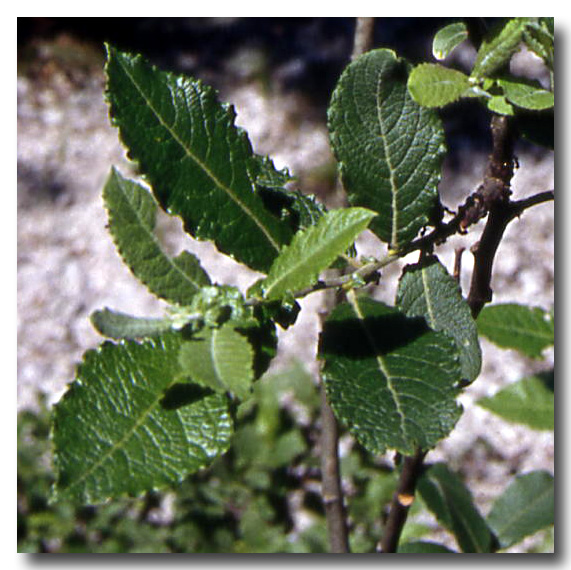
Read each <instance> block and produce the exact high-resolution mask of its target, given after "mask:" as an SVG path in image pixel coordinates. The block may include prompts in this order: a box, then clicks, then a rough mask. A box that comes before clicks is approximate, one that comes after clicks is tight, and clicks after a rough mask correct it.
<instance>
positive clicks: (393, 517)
mask: <svg viewBox="0 0 571 570" xmlns="http://www.w3.org/2000/svg"><path fill="white" fill-rule="evenodd" d="M425 455H426V451H423V450H421V449H417V451H416V453H415V454H414V455H410V456H405V457H404V458H403V459H402V471H401V474H400V477H399V484H398V488H397V490H396V491H395V493H394V495H393V499H392V502H391V506H390V511H389V517H388V519H387V523H386V525H385V528H384V530H383V536H382V538H381V540H380V542H379V544H378V545H377V549H378V552H380V553H383V554H389V553H395V552H396V551H397V547H398V543H399V539H400V535H401V533H402V529H403V527H404V523H405V522H406V519H407V516H408V511H409V509H410V507H411V505H412V503H413V502H414V495H415V492H416V484H417V482H418V479H419V478H420V476H421V474H422V472H423V461H424V456H425Z"/></svg>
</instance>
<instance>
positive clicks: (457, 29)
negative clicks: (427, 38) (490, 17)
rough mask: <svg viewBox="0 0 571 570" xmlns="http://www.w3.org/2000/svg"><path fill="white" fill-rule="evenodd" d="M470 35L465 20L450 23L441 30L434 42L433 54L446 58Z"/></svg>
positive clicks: (439, 57) (436, 56)
mask: <svg viewBox="0 0 571 570" xmlns="http://www.w3.org/2000/svg"><path fill="white" fill-rule="evenodd" d="M467 37H468V30H467V29H466V24H464V22H456V23H454V24H449V25H448V26H445V27H444V28H442V29H441V30H439V31H438V32H437V33H436V35H435V36H434V40H433V42H432V55H434V57H435V58H436V59H446V58H447V57H448V55H450V53H451V52H452V50H453V49H454V48H455V47H456V46H458V45H460V44H461V43H462V42H463V41H464V40H465V39H466V38H467Z"/></svg>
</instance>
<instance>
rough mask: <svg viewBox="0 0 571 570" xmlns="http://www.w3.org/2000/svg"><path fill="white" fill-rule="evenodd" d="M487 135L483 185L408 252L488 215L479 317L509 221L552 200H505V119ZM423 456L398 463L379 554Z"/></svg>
mask: <svg viewBox="0 0 571 570" xmlns="http://www.w3.org/2000/svg"><path fill="white" fill-rule="evenodd" d="M491 132H492V143H493V147H492V154H491V155H490V157H489V159H488V163H487V167H486V171H485V174H484V181H483V183H482V185H481V186H480V187H479V188H478V190H477V191H476V192H475V193H474V194H473V195H472V196H471V197H470V198H469V199H468V201H467V202H466V203H465V205H464V207H461V208H460V209H459V211H458V214H456V216H455V217H454V218H453V219H452V220H451V221H450V222H449V223H448V224H446V225H443V226H441V227H440V228H436V229H435V230H434V231H433V232H432V233H431V234H429V235H428V236H425V237H423V238H420V239H419V240H416V242H413V243H412V244H411V245H412V246H413V250H414V249H422V248H417V245H418V244H419V243H423V242H425V245H434V244H436V243H438V242H439V241H440V242H441V241H442V238H444V239H446V238H447V237H448V236H450V235H452V233H455V232H456V231H459V230H460V231H461V230H465V229H466V227H467V226H468V225H470V224H471V223H474V221H477V220H478V219H480V218H481V217H483V216H485V215H486V214H487V216H488V217H487V220H486V225H485V227H484V231H483V233H482V236H481V238H480V241H479V242H478V243H477V244H475V246H474V247H473V248H472V252H473V254H474V269H473V272H472V281H471V284H470V292H469V294H468V305H469V306H470V309H471V311H472V316H473V317H474V318H476V317H477V316H478V314H479V313H480V311H481V310H482V308H483V307H484V305H485V304H486V303H488V302H490V301H491V300H492V289H491V286H490V282H491V279H492V270H493V264H494V258H495V255H496V252H497V250H498V246H499V244H500V242H501V240H502V237H503V235H504V232H505V229H506V227H507V226H508V224H509V223H510V221H511V220H513V219H514V218H515V217H517V216H519V215H520V214H521V213H522V212H523V211H524V210H525V209H527V208H530V207H532V206H535V205H537V204H541V203H543V202H546V201H549V200H553V199H554V192H553V191H552V190H550V191H547V192H541V193H539V194H536V195H534V196H531V197H529V198H526V199H523V200H519V201H516V202H512V201H510V194H511V190H510V185H511V179H512V177H513V165H514V152H513V151H514V140H515V136H514V132H513V130H512V126H511V124H510V123H509V120H508V118H507V117H504V116H500V115H494V117H493V118H492V121H491ZM450 232H451V233H450ZM415 243H416V245H415ZM457 259H459V254H457ZM458 265H459V263H458ZM458 273H459V271H458ZM424 456H425V452H423V451H422V450H420V449H419V450H418V451H417V453H416V454H415V455H414V456H410V457H405V458H404V459H403V467H402V471H401V474H400V478H399V485H398V489H397V491H396V493H395V494H394V496H393V500H392V503H391V507H390V511H389V516H388V519H387V523H386V525H385V529H384V532H383V537H382V539H381V541H380V543H379V546H378V548H379V551H380V552H383V553H390V552H396V551H397V547H398V541H399V538H400V534H401V532H402V529H403V527H404V524H405V522H406V518H407V516H408V510H409V508H410V505H411V504H412V502H413V500H414V492H415V489H416V483H417V481H418V478H419V477H420V475H421V474H422V471H423V461H424Z"/></svg>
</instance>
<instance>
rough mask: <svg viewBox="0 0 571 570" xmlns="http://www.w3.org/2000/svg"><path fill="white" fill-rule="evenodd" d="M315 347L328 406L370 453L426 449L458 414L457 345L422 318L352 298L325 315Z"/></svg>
mask: <svg viewBox="0 0 571 570" xmlns="http://www.w3.org/2000/svg"><path fill="white" fill-rule="evenodd" d="M319 351H320V357H321V358H322V359H323V360H325V364H324V367H323V372H322V374H323V378H324V379H325V385H326V388H327V395H328V398H329V401H330V403H331V406H332V407H333V410H334V411H335V413H336V415H337V417H339V418H340V419H341V420H342V421H344V422H345V423H347V424H348V425H349V427H350V428H351V431H352V433H353V434H354V435H355V437H356V438H357V439H358V440H359V441H360V442H361V443H362V444H363V445H364V446H365V447H366V448H367V449H368V450H369V451H370V452H371V453H383V452H384V451H385V450H386V449H396V450H397V451H400V452H401V453H403V454H408V455H410V454H412V453H414V451H415V449H416V447H421V448H423V449H428V448H430V447H432V446H434V445H435V444H436V442H437V441H438V440H439V439H441V438H443V437H445V436H446V435H448V433H449V432H450V431H451V430H452V428H453V427H454V425H455V423H456V421H457V420H458V418H459V415H460V408H459V406H458V404H457V403H456V400H455V397H456V394H457V391H456V388H455V385H456V384H457V382H458V381H459V379H460V363H459V356H458V353H457V350H456V347H455V345H454V342H453V341H452V340H451V339H449V338H448V337H447V336H446V335H445V334H443V333H437V332H434V331H432V330H430V329H429V328H428V327H427V325H426V322H425V321H424V319H419V318H409V317H406V316H405V315H404V314H403V313H401V312H400V311H398V310H397V309H395V308H393V307H388V306H387V305H384V304H383V303H379V302H378V301H374V300H372V299H369V298H366V297H365V298H354V299H353V300H352V301H351V303H345V304H342V305H340V306H338V307H337V308H336V309H335V310H334V311H333V312H332V313H331V315H330V316H329V318H328V319H327V321H326V323H325V326H324V329H323V333H322V335H321V341H320V348H319Z"/></svg>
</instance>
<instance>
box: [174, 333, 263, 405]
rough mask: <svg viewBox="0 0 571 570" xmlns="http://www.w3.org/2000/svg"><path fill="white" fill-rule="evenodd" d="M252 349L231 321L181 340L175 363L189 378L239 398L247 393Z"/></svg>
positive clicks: (250, 380) (248, 390) (252, 378)
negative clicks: (231, 393) (176, 362)
mask: <svg viewBox="0 0 571 570" xmlns="http://www.w3.org/2000/svg"><path fill="white" fill-rule="evenodd" d="M253 358H254V353H253V350H252V347H251V346H250V343H249V342H248V341H247V340H246V338H245V337H244V336H243V335H241V334H240V333H239V332H237V331H236V330H235V329H234V327H233V326H232V325H231V323H228V324H226V325H224V326H222V327H220V328H204V329H202V330H201V331H200V332H198V333H197V334H195V335H192V337H191V338H190V339H189V340H187V341H185V342H184V343H183V344H182V346H181V349H180V353H179V363H180V365H181V368H182V370H183V372H184V373H185V374H187V375H188V376H189V377H190V378H191V379H192V381H193V382H195V383H197V384H200V385H201V386H206V387H207V388H210V389H212V390H214V391H215V392H222V393H225V392H227V391H230V392H233V393H234V394H236V396H238V397H239V398H241V399H244V398H246V397H247V396H248V394H249V393H250V389H251V386H252V382H253V380H254V373H253V369H252V365H253Z"/></svg>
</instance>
